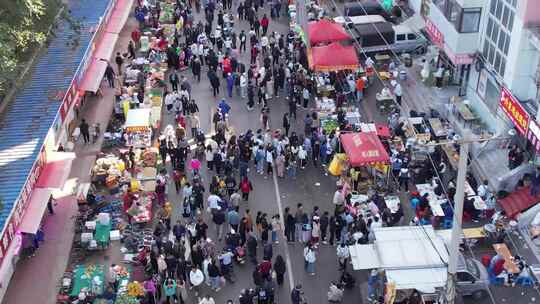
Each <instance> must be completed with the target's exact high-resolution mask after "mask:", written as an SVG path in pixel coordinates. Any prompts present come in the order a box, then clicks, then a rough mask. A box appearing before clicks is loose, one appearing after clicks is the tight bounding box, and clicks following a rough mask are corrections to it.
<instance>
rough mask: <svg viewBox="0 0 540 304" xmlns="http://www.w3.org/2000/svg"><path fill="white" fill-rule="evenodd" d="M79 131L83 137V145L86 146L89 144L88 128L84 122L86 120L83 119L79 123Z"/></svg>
mask: <svg viewBox="0 0 540 304" xmlns="http://www.w3.org/2000/svg"><path fill="white" fill-rule="evenodd" d="M79 130H80V131H81V135H82V136H83V140H84V143H85V144H87V143H89V142H90V126H89V125H88V123H87V122H86V120H85V119H84V118H83V120H82V121H81V124H80V125H79Z"/></svg>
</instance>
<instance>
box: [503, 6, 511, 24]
mask: <svg viewBox="0 0 540 304" xmlns="http://www.w3.org/2000/svg"><path fill="white" fill-rule="evenodd" d="M509 17H510V9H509V8H508V6H505V7H504V13H503V17H502V25H503V26H504V27H508V18H509Z"/></svg>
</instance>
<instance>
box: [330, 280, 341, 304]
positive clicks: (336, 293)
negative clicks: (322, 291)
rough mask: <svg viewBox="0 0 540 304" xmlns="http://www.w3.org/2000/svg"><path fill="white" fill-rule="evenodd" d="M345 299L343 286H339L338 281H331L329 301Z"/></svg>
mask: <svg viewBox="0 0 540 304" xmlns="http://www.w3.org/2000/svg"><path fill="white" fill-rule="evenodd" d="M342 299H343V288H341V287H340V286H338V285H337V284H336V283H334V282H331V283H330V290H328V302H330V303H341V300H342Z"/></svg>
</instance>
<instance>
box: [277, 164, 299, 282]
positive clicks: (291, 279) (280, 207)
mask: <svg viewBox="0 0 540 304" xmlns="http://www.w3.org/2000/svg"><path fill="white" fill-rule="evenodd" d="M274 169H275V167H274ZM272 178H273V180H274V190H275V192H276V201H277V205H278V211H279V219H280V221H281V227H283V229H285V218H284V217H283V205H282V204H281V195H280V193H279V185H278V180H277V174H276V170H272ZM282 244H284V245H285V263H286V264H287V276H288V277H289V287H290V288H291V290H292V289H293V288H294V286H295V285H294V277H293V269H292V263H291V254H290V253H289V244H288V242H287V240H286V239H284V240H283V242H282Z"/></svg>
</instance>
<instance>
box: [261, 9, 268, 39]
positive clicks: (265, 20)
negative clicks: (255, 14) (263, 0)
mask: <svg viewBox="0 0 540 304" xmlns="http://www.w3.org/2000/svg"><path fill="white" fill-rule="evenodd" d="M269 25H270V20H269V19H268V17H267V16H266V14H264V15H263V17H262V19H261V27H262V30H263V32H262V34H263V36H266V33H267V32H268V26H269Z"/></svg>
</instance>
